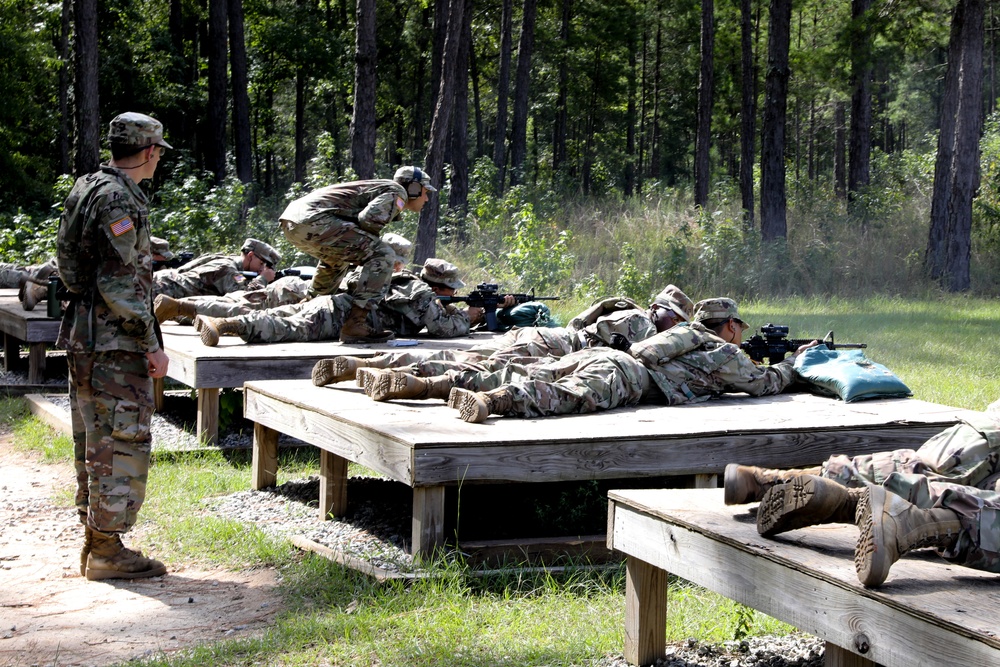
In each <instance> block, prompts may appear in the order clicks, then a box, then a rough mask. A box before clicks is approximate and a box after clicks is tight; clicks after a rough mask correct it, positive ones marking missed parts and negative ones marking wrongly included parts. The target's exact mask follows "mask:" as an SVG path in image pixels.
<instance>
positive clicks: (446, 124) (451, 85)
mask: <svg viewBox="0 0 1000 667" xmlns="http://www.w3.org/2000/svg"><path fill="white" fill-rule="evenodd" d="M464 16H465V0H449V2H448V32H447V36H446V37H445V42H444V52H443V55H442V64H441V81H440V85H439V87H438V96H437V106H436V107H435V109H434V117H433V118H432V119H431V136H430V141H429V142H428V144H427V156H426V157H425V158H424V170H425V171H426V172H427V174H428V175H429V176H430V177H431V181H432V182H433V183H434V185H435V186H436V187H437V188H438V189H439V190H441V189H443V186H444V152H445V149H446V148H447V144H448V138H449V134H450V131H451V117H452V110H453V109H452V108H453V106H454V104H455V86H456V85H457V81H456V80H457V78H458V76H457V72H456V70H457V66H458V50H459V44H460V43H461V41H462V40H461V38H462V27H463V21H464ZM437 223H438V193H437V192H432V193H430V197H429V198H428V201H427V203H426V204H424V208H423V210H422V211H421V212H420V223H419V225H418V227H417V241H416V244H415V247H414V249H413V261H414V262H416V263H419V264H422V263H423V262H424V260H425V259H427V258H428V257H433V256H434V253H435V252H436V250H437Z"/></svg>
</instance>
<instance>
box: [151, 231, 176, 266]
mask: <svg viewBox="0 0 1000 667" xmlns="http://www.w3.org/2000/svg"><path fill="white" fill-rule="evenodd" d="M149 249H150V250H151V251H152V253H153V254H154V255H157V256H158V257H162V258H163V259H164V260H165V261H169V260H171V259H173V258H174V253H172V252H170V243H169V242H168V241H167V240H166V239H161V238H160V237H159V236H150V237H149Z"/></svg>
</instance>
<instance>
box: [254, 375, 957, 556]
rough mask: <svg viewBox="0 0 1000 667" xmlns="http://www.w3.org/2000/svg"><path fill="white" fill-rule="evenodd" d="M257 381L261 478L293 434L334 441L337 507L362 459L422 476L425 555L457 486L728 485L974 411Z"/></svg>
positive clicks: (417, 542) (419, 520) (911, 441)
mask: <svg viewBox="0 0 1000 667" xmlns="http://www.w3.org/2000/svg"><path fill="white" fill-rule="evenodd" d="M244 389H245V391H244V402H243V407H244V414H245V416H246V417H247V419H250V420H252V421H253V422H255V427H254V443H253V457H254V461H253V479H252V486H253V488H255V489H261V488H264V487H268V486H272V485H274V484H275V481H276V472H277V440H278V435H279V433H285V434H287V435H290V436H293V437H295V438H298V439H299V440H302V441H304V442H307V443H309V444H311V445H315V446H316V447H319V448H320V450H321V452H320V498H319V507H320V515H321V516H323V517H326V516H327V515H328V514H329V513H331V512H332V513H333V515H334V516H343V515H344V513H345V512H346V507H347V464H348V462H349V461H353V462H355V463H359V464H361V465H363V466H365V467H367V468H370V469H372V470H375V471H377V472H379V473H381V474H383V475H385V476H386V477H388V478H390V479H393V480H396V481H399V482H402V483H404V484H406V485H408V486H410V487H411V488H412V489H413V524H412V526H413V528H412V541H411V550H412V552H413V553H429V552H431V551H433V550H434V549H435V548H436V547H438V546H441V545H443V544H444V519H445V517H444V511H445V510H444V507H445V502H444V501H445V487H447V486H455V485H459V484H463V485H464V484H476V483H498V482H565V481H582V480H603V479H635V478H654V477H672V476H678V475H698V476H699V477H698V480H699V481H698V485H699V486H717V479H716V475H718V474H719V473H721V472H722V471H723V470H724V469H725V466H726V464H728V463H732V462H739V463H744V464H751V465H758V466H767V467H795V466H805V465H815V464H818V463H820V462H822V461H823V460H825V459H826V458H827V457H828V456H830V455H832V454H840V453H848V454H860V453H865V452H875V451H882V450H886V449H897V448H901V447H916V446H919V445H920V444H921V443H923V442H924V440H926V439H927V438H929V437H930V436H932V435H934V434H935V433H938V432H940V431H941V430H943V429H944V428H946V427H948V426H951V425H952V424H954V423H955V422H956V421H957V420H958V419H959V417H960V416H961V415H963V414H968V413H969V411H967V410H962V409H960V408H952V407H948V406H944V405H936V404H934V403H927V402H924V401H918V400H914V399H893V400H882V401H864V402H859V403H850V404H847V403H843V402H841V401H838V400H834V399H830V398H821V397H818V396H813V395H811V394H782V395H779V396H769V397H761V398H751V397H749V396H746V395H730V396H726V397H723V398H719V399H714V400H711V401H708V402H705V403H699V404H696V405H683V406H674V407H663V406H652V405H649V406H647V405H643V406H639V407H634V408H624V409H619V410H612V411H607V412H599V413H594V414H589V415H571V416H564V417H548V418H545V419H517V418H510V417H499V418H492V419H490V420H489V421H488V422H486V423H485V424H469V423H466V422H464V421H462V420H461V419H458V418H457V414H458V413H457V412H456V411H455V410H453V409H451V408H448V407H447V406H446V405H445V404H444V403H443V402H441V401H392V402H387V403H376V402H375V401H372V400H371V399H370V398H368V397H367V396H366V395H365V394H364V393H363V392H362V390H361V389H359V388H357V387H355V386H354V385H353V383H348V382H342V383H339V384H337V385H333V386H328V387H314V386H312V384H311V383H310V382H309V381H308V380H306V381H301V380H298V381H260V382H258V381H255V382H248V383H247V384H246V385H245V387H244ZM504 488H505V487H504V486H498V487H497V489H498V493H502V492H503V489H504Z"/></svg>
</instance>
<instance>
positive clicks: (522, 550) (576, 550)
mask: <svg viewBox="0 0 1000 667" xmlns="http://www.w3.org/2000/svg"><path fill="white" fill-rule="evenodd" d="M458 548H459V550H460V551H461V552H462V553H464V554H467V557H466V562H467V563H468V564H470V565H482V564H490V565H493V566H500V565H507V566H511V565H512V564H514V563H521V564H523V563H543V564H544V563H552V562H556V561H559V560H563V561H565V559H566V558H567V557H569V558H573V559H575V560H577V561H579V562H583V560H584V559H586V562H588V563H591V564H596V563H606V562H607V561H609V560H614V559H617V560H620V558H618V557H616V556H615V554H613V553H612V552H611V551H610V550H609V549H608V546H607V538H606V536H604V535H577V536H568V537H535V538H527V539H517V540H511V539H506V540H471V541H462V542H460V543H459V545H458Z"/></svg>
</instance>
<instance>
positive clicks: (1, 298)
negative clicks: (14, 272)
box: [0, 288, 60, 384]
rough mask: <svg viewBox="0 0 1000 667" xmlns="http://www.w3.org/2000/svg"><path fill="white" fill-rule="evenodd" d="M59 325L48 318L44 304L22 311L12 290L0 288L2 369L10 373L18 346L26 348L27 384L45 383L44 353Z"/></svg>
mask: <svg viewBox="0 0 1000 667" xmlns="http://www.w3.org/2000/svg"><path fill="white" fill-rule="evenodd" d="M59 322H60V320H57V319H56V320H54V319H51V318H49V316H48V314H47V310H46V306H45V302H44V301H42V302H39V303H38V305H36V306H35V309H34V310H30V311H28V310H25V309H24V307H23V306H22V305H21V302H20V301H19V300H18V298H17V290H16V289H7V288H5V289H0V332H3V367H4V370H5V371H8V372H9V371H12V370H14V369H15V368H16V367H17V366H18V365H19V364H20V347H21V345H27V346H28V382H29V383H30V384H42V383H43V382H44V380H45V351H46V349H47V348H48V347H49V346H50V345H53V344H55V342H56V338H57V337H58V335H59Z"/></svg>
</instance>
